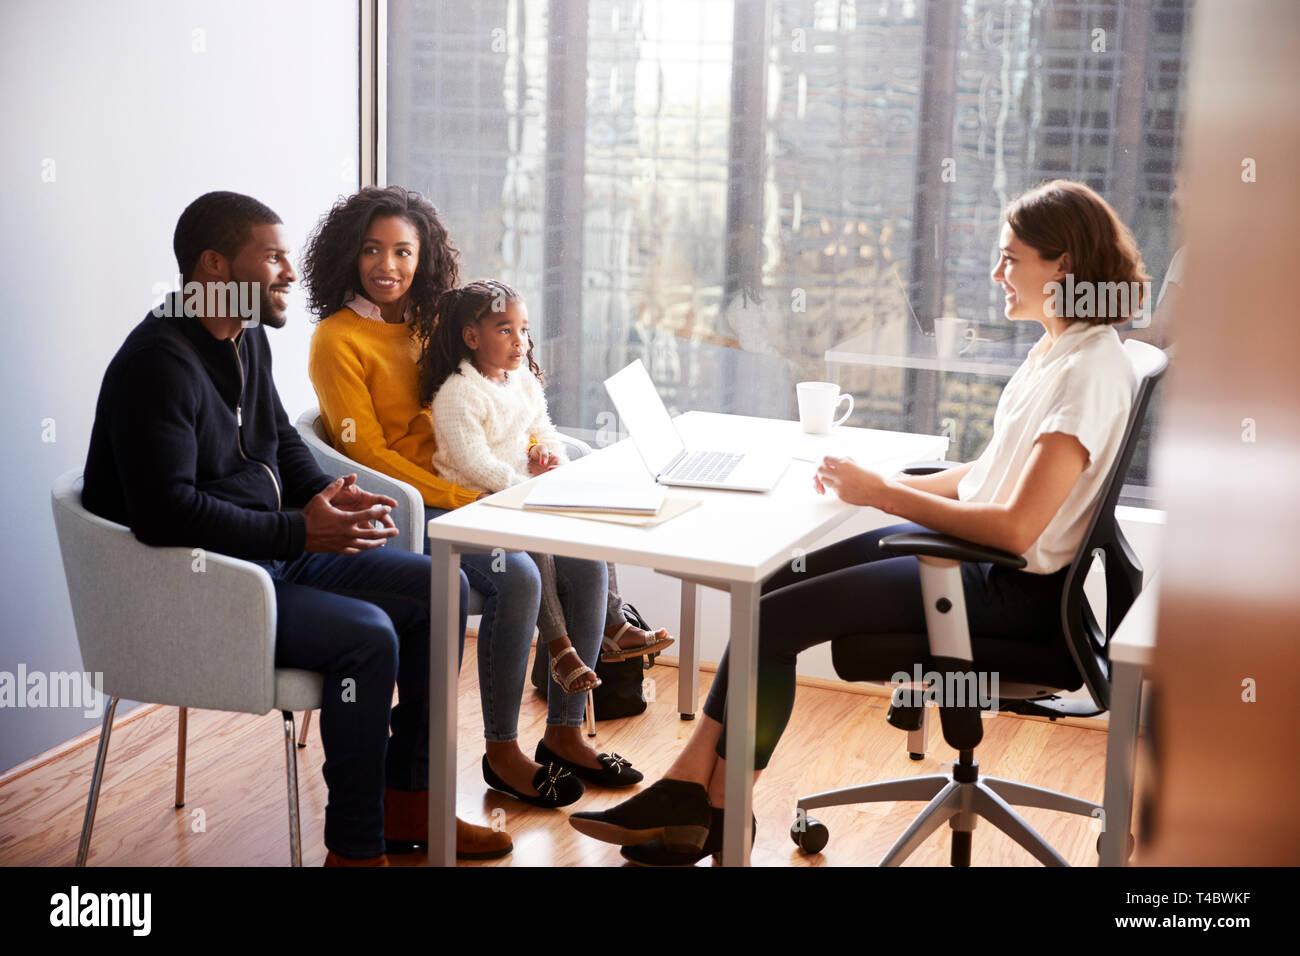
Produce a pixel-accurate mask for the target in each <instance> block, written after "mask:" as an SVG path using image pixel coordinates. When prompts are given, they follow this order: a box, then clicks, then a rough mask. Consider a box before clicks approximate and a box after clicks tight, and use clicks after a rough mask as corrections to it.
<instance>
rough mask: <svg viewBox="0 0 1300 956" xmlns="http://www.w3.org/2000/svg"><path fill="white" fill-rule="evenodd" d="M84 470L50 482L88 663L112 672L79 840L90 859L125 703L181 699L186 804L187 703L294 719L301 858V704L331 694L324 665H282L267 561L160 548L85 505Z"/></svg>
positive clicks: (180, 791)
mask: <svg viewBox="0 0 1300 956" xmlns="http://www.w3.org/2000/svg"><path fill="white" fill-rule="evenodd" d="M81 488H82V478H81V472H80V471H70V472H67V473H66V474H64V475H62V476H60V477H59V479H58V480H57V481H56V482H55V484H54V489H53V491H52V493H51V504H52V507H53V509H54V526H55V529H56V531H57V533H58V538H59V550H60V552H61V553H62V556H63V569H64V572H65V574H66V577H67V582H68V596H69V597H70V598H71V602H72V617H73V621H74V622H75V625H76V630H77V640H78V643H79V644H80V645H81V658H82V664H83V666H84V667H85V669H86V670H87V671H88V672H90V673H92V674H93V673H100V674H102V675H103V683H102V688H103V690H104V692H105V693H107V694H109V695H110V701H109V704H108V706H107V707H106V708H105V710H104V720H103V728H102V730H101V732H100V737H99V749H98V752H97V754H96V756H95V770H94V773H93V775H92V777H91V783H90V796H89V799H88V800H87V802H86V816H85V821H84V823H83V824H82V829H81V842H80V845H79V847H78V849H77V866H84V865H85V863H86V858H87V856H88V854H89V851H90V836H91V831H92V829H93V828H94V824H95V809H96V807H97V805H98V803H99V788H100V784H101V783H102V781H103V777H104V765H105V762H106V759H107V756H108V744H109V736H110V734H111V731H112V728H113V715H114V713H115V711H116V710H117V702H118V701H119V700H121V699H123V698H125V699H127V700H136V701H140V702H142V703H156V704H167V705H169V706H177V707H179V708H180V723H179V728H178V734H177V745H176V806H177V807H181V806H184V803H185V744H186V716H187V714H186V708H188V707H202V708H206V709H208V710H228V711H235V712H240V713H246V714H265V713H266V712H267V711H269V710H272V709H275V710H279V711H280V712H281V714H282V716H283V720H284V740H285V777H286V783H287V786H288V797H289V841H290V851H289V859H290V864H291V865H292V866H301V865H302V839H301V833H300V827H299V817H298V765H297V753H296V752H295V750H294V747H293V738H294V732H293V723H294V721H293V711H295V710H303V711H308V712H310V711H312V710H315V709H316V708H317V707H319V706H320V702H321V687H322V679H321V675H320V674H317V673H315V672H313V671H305V670H297V669H290V668H278V667H276V666H275V611H276V608H275V591H274V590H273V588H272V586H271V577H270V575H268V574H267V573H266V571H265V569H263V568H261V567H259V566H258V565H256V564H253V563H252V562H249V561H241V560H238V559H236V558H231V557H227V556H226V555H222V554H216V553H214V552H206V553H203V552H200V551H199V550H198V549H193V550H191V549H190V548H183V547H182V548H154V547H150V546H148V545H145V544H141V543H140V542H139V541H138V540H136V538H135V536H134V535H133V534H132V533H131V531H130V530H129V529H128V528H125V527H123V526H122V525H120V524H116V523H115V522H112V521H107V520H105V519H103V518H100V517H98V516H97V515H94V514H91V513H90V512H89V511H87V510H86V509H85V508H83V507H82V505H81Z"/></svg>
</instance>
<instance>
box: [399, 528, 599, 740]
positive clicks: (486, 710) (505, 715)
mask: <svg viewBox="0 0 1300 956" xmlns="http://www.w3.org/2000/svg"><path fill="white" fill-rule="evenodd" d="M446 513H447V510H446V509H445V508H431V507H429V506H427V505H426V506H425V509H424V517H425V520H426V521H431V520H432V519H434V518H437V517H438V516H439V515H444V514H446ZM424 550H425V553H426V554H427V553H428V552H429V541H428V539H427V538H426V539H425V542H424ZM460 568H461V572H462V575H463V576H464V577H466V578H468V580H469V586H470V587H471V588H472V589H474V590H475V591H478V592H479V593H480V594H482V595H483V617H482V619H481V620H480V621H479V627H478V685H479V699H480V701H481V703H482V705H483V737H484V739H486V740H490V741H493V742H506V741H511V740H515V739H516V738H517V737H518V736H519V706H520V703H521V701H522V700H523V694H524V680H525V678H526V677H527V675H528V652H529V650H530V649H531V647H532V644H533V631H534V629H535V628H536V626H537V612H538V608H539V607H540V603H541V591H542V583H541V577H540V576H539V575H538V573H537V565H536V564H535V563H534V562H533V559H532V558H530V557H529V556H528V554H527V553H526V552H522V551H516V552H498V553H496V554H462V555H461V556H460ZM555 577H556V583H557V585H558V587H559V593H560V604H561V606H562V607H563V608H564V619H565V621H566V622H567V623H568V625H569V640H570V641H571V642H572V643H573V646H574V648H575V649H576V650H577V652H578V656H580V657H581V658H582V660H583V662H584V663H585V664H586V665H587V666H588V667H590V668H591V669H592V670H595V668H596V662H597V660H598V659H599V657H600V639H601V637H602V636H603V631H604V625H605V603H606V594H607V587H608V584H607V578H606V572H605V565H604V563H603V562H601V561H585V560H582V559H581V558H560V557H557V558H556V559H555ZM464 606H465V605H464V604H462V605H461V607H462V609H463V608H464ZM538 653H541V654H545V653H546V649H545V648H541V649H539V651H538ZM546 700H547V714H546V723H547V725H548V726H552V727H581V726H582V715H583V708H584V706H585V704H586V695H585V694H566V693H564V691H563V689H561V687H560V686H559V685H558V684H557V683H555V681H554V680H553V679H552V680H551V681H550V682H549V684H548V686H547V689H546Z"/></svg>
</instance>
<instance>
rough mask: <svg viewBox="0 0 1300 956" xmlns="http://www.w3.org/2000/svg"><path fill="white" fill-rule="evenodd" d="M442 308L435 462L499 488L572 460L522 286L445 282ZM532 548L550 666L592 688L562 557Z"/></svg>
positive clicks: (430, 388)
mask: <svg viewBox="0 0 1300 956" xmlns="http://www.w3.org/2000/svg"><path fill="white" fill-rule="evenodd" d="M438 313H439V318H438V324H437V325H436V326H435V328H434V332H433V335H432V336H430V338H429V340H428V343H427V345H426V350H425V355H424V361H423V362H422V365H421V377H420V392H421V396H420V397H421V400H422V401H429V400H430V398H431V399H432V402H433V429H434V432H435V433H436V434H437V435H438V448H437V450H436V451H435V452H434V454H433V468H434V470H435V471H437V472H438V473H439V474H440V475H445V476H446V477H447V478H448V479H449V480H451V481H454V482H456V484H458V485H463V486H466V487H472V488H483V489H485V490H486V491H488V492H497V491H501V490H502V489H503V488H508V487H510V486H511V485H517V484H519V483H520V482H521V481H527V480H528V479H529V477H531V476H533V475H540V474H541V473H542V472H544V471H549V470H550V469H552V468H556V467H558V466H559V465H562V464H565V463H566V462H567V458H566V456H565V453H564V446H563V444H562V443H561V441H560V436H559V433H558V432H556V430H555V426H554V425H553V424H551V419H550V417H549V416H548V415H547V414H546V397H545V395H544V394H543V392H542V385H543V380H542V373H541V369H539V368H538V367H537V362H536V361H535V360H534V359H533V343H532V340H531V339H530V338H529V336H528V310H527V308H526V307H525V306H524V302H523V300H522V299H521V298H520V297H519V294H518V293H517V292H515V290H514V289H512V288H510V286H508V285H506V284H505V283H503V282H497V281H494V280H491V279H483V280H480V281H478V282H471V283H470V284H469V285H467V286H465V287H464V288H461V289H452V290H449V291H448V292H446V293H445V294H444V295H443V296H442V298H441V299H440V300H439V306H438ZM525 363H527V368H526V369H525V368H524V366H525ZM529 553H530V554H531V556H532V558H533V560H534V561H535V562H536V564H537V570H538V572H539V574H540V575H541V579H542V593H541V608H540V612H539V614H538V617H537V628H538V631H539V632H540V634H541V639H542V642H543V643H545V644H546V647H547V651H548V653H549V656H550V669H551V676H552V677H554V678H555V682H556V683H557V684H559V685H560V687H561V688H562V689H563V690H564V692H565V693H566V694H585V693H586V692H587V691H589V690H592V689H594V688H596V687H598V686H600V678H599V677H597V676H596V673H595V671H593V670H592V669H591V668H590V667H588V666H587V664H586V663H584V662H583V660H582V657H581V656H580V655H579V653H578V651H577V650H576V649H575V648H574V647H573V643H572V642H571V641H570V640H569V633H568V626H567V625H566V624H565V620H564V609H563V607H562V606H561V602H560V595H559V584H558V582H557V580H556V568H555V559H554V558H552V557H551V556H550V555H549V554H537V553H533V552H529Z"/></svg>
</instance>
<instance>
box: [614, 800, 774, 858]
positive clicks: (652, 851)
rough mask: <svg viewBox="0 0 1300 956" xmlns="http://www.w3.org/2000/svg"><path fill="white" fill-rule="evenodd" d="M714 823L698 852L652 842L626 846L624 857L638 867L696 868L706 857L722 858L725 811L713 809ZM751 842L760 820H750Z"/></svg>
mask: <svg viewBox="0 0 1300 956" xmlns="http://www.w3.org/2000/svg"><path fill="white" fill-rule="evenodd" d="M710 812H711V814H712V817H713V819H712V822H711V823H710V824H709V838H708V839H707V840H705V841H704V846H702V847H700V848H699V849H698V850H691V851H689V852H685V851H681V850H670V849H669V848H668V846H667V845H666V844H665V843H664V841H663V840H651V841H650V842H649V843H638V844H637V845H635V846H625V847H623V849H622V850H621V851H620V852H622V854H623V857H624V858H625V859H627V860H629V861H631V862H632V863H635V864H637V865H638V866H694V865H695V864H696V863H699V862H700V860H702V859H704V858H705V857H706V856H710V855H712V856H713V857H714V858H715V859H716V858H720V857H721V856H722V821H723V819H724V814H723V811H721V810H718V809H717V808H712V809H711V811H710ZM750 819H751V822H750V826H751V827H752V830H751V831H750V841H751V845H752V842H753V838H754V837H756V836H758V820H757V819H754V818H752V817H751V818H750Z"/></svg>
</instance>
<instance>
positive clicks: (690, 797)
mask: <svg viewBox="0 0 1300 956" xmlns="http://www.w3.org/2000/svg"><path fill="white" fill-rule="evenodd" d="M711 809H712V808H711V807H710V806H709V792H708V791H707V790H705V789H704V788H703V787H702V786H700V785H699V784H698V783H687V782H686V781H685V780H660V781H659V782H658V783H653V784H651V785H650V786H649V787H647V788H646V789H644V790H642V791H641V792H640V793H638V794H636V795H635V796H633V797H629V798H628V799H627V800H624V801H623V802H622V803H620V804H619V805H618V806H616V807H611V808H610V809H608V810H601V811H599V812H594V811H586V812H583V813H571V814H569V824H570V825H571V826H572V827H573V828H574V829H575V830H577V831H578V832H579V833H583V834H586V835H587V836H589V837H594V838H595V839H597V840H604V841H605V842H606V843H618V844H621V845H622V846H631V845H633V844H637V843H646V842H647V841H649V840H654V839H656V838H659V839H662V840H663V842H664V845H665V846H666V847H667V848H668V849H670V850H674V851H677V852H682V851H690V850H698V849H700V847H702V846H704V842H705V841H706V840H707V839H708V838H709V824H710V822H711V821H712V815H711V814H710V810H711Z"/></svg>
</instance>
